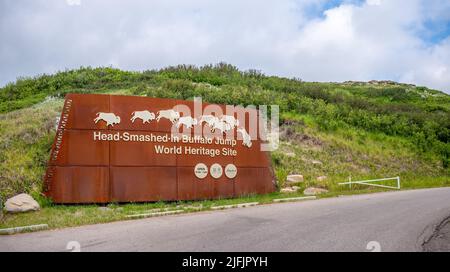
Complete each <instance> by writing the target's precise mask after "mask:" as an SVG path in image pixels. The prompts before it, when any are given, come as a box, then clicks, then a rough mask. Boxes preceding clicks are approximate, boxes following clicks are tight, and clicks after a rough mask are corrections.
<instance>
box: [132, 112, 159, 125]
mask: <svg viewBox="0 0 450 272" xmlns="http://www.w3.org/2000/svg"><path fill="white" fill-rule="evenodd" d="M136 119H141V120H142V123H143V124H145V123H150V121H152V120H155V119H156V116H155V114H154V113H153V112H149V111H148V110H144V111H133V113H132V117H131V119H130V120H131V123H134V121H136Z"/></svg>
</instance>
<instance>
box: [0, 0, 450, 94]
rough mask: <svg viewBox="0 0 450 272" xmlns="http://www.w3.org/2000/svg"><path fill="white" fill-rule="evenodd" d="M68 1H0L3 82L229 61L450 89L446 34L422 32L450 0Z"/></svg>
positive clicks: (449, 10) (325, 77)
mask: <svg viewBox="0 0 450 272" xmlns="http://www.w3.org/2000/svg"><path fill="white" fill-rule="evenodd" d="M68 1H69V0H68ZM70 2H71V3H73V2H76V3H78V2H79V3H81V2H80V1H77V0H70ZM67 3H68V2H64V1H58V0H50V1H49V0H41V1H34V2H33V4H30V3H29V1H24V0H18V1H6V2H4V1H2V3H0V13H1V14H0V35H1V36H2V42H1V43H0V83H5V82H6V81H11V80H13V79H14V78H15V77H17V76H19V75H34V74H38V73H43V72H54V71H55V70H59V69H64V68H66V67H67V68H74V67H78V66H80V65H84V66H86V65H92V66H98V65H114V66H117V67H120V68H123V69H132V70H142V69H151V68H160V67H164V66H167V65H176V64H180V63H189V64H197V65H203V64H207V63H215V62H218V61H226V62H228V63H231V64H235V65H237V66H238V67H240V68H241V69H249V68H255V69H261V70H263V71H264V72H265V73H267V74H275V75H282V76H295V77H300V78H302V79H304V80H308V81H344V80H370V79H392V80H399V81H407V82H411V83H416V84H419V85H426V86H429V87H432V88H437V89H440V90H445V91H447V92H448V91H450V75H449V69H450V56H449V53H448V52H450V41H449V40H450V39H449V38H447V39H444V40H443V41H440V42H438V43H430V42H427V41H423V40H422V39H421V38H420V37H419V33H422V32H424V31H426V28H425V27H424V26H425V24H424V23H425V22H426V21H427V20H428V21H429V20H432V21H433V22H438V23H439V22H440V21H439V20H441V21H444V22H445V20H447V22H448V20H449V19H450V18H449V15H448V14H450V4H448V1H443V0H432V1H426V0H402V1H401V0H389V1H386V0H367V1H366V2H365V3H356V2H355V1H344V4H342V5H340V6H337V7H334V8H330V9H328V10H326V11H324V13H323V16H312V15H311V10H317V9H318V8H320V7H321V6H323V5H324V3H325V1H322V0H321V1H313V0H307V1H292V0H280V1H266V2H261V1H257V0H249V1H240V0H230V1H207V0H197V1H184V0H171V1H144V0H134V1H120V0H112V1H111V0H108V1H106V0H90V1H83V4H82V5H79V6H77V8H76V9H74V8H72V7H70V6H68V5H67Z"/></svg>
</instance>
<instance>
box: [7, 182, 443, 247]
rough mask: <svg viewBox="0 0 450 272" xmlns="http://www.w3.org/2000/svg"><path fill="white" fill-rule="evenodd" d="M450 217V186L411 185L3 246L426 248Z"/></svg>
mask: <svg viewBox="0 0 450 272" xmlns="http://www.w3.org/2000/svg"><path fill="white" fill-rule="evenodd" d="M449 216H450V188H438V189H426V190H412V191H401V192H387V193H378V194H370V195H357V196H346V197H338V198H328V199H321V200H313V201H305V202H291V203H283V204H270V205H262V206H254V207H249V208H241V209H231V210H221V211H207V212H199V213H193V214H181V215H172V216H165V217H154V218H148V219H141V220H133V221H124V222H115V223H109V224H101V225H91V226H83V227H77V228H67V229H62V230H52V231H43V232H35V233H26V234H18V235H12V236H0V251H67V250H66V247H67V244H68V242H70V241H76V242H77V243H79V244H80V246H81V248H80V249H81V251H372V250H381V251H423V250H424V249H425V250H433V248H432V245H431V244H430V245H425V248H424V246H423V244H424V241H426V240H430V241H433V239H431V237H433V234H436V233H437V231H436V232H435V228H436V226H439V225H440V226H441V227H443V222H444V220H445V219H446V218H448V217H449ZM441 231H442V229H441ZM434 236H439V235H434ZM440 237H441V238H442V237H443V236H442V235H440ZM444 238H445V237H444ZM447 242H449V241H448V240H447V241H442V240H441V241H440V242H439V243H438V244H439V246H440V248H441V249H442V248H444V249H445V248H448V247H446V245H448V243H447ZM75 244H76V243H75ZM429 246H431V248H430V247H429ZM368 248H369V249H370V250H368Z"/></svg>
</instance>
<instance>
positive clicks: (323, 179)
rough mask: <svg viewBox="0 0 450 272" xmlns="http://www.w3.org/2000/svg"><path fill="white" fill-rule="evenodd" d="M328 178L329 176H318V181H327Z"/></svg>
mask: <svg viewBox="0 0 450 272" xmlns="http://www.w3.org/2000/svg"><path fill="white" fill-rule="evenodd" d="M326 179H327V176H320V177H317V181H325V180H326Z"/></svg>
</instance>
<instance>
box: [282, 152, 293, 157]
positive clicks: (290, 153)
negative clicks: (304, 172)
mask: <svg viewBox="0 0 450 272" xmlns="http://www.w3.org/2000/svg"><path fill="white" fill-rule="evenodd" d="M284 155H286V156H287V157H291V158H293V157H295V153H294V152H286V153H284Z"/></svg>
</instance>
